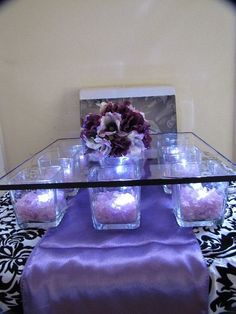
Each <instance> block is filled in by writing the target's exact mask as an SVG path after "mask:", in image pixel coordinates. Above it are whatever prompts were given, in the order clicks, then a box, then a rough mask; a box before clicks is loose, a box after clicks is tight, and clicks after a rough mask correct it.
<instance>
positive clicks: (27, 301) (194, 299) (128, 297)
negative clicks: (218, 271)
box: [21, 186, 208, 314]
mask: <svg viewBox="0 0 236 314" xmlns="http://www.w3.org/2000/svg"><path fill="white" fill-rule="evenodd" d="M171 207H172V203H171V199H170V198H169V197H168V196H167V195H165V194H164V193H163V191H162V188H161V187H158V186H150V187H142V195H141V227H140V228H139V229H137V230H123V231H114V230H113V231H96V230H94V229H93V227H92V220H91V214H90V208H89V196H88V190H87V189H84V190H80V192H79V194H78V196H77V197H76V199H75V202H74V204H73V205H72V206H71V207H70V208H69V209H68V211H67V213H66V215H65V217H64V219H63V221H62V222H61V224H60V226H59V227H57V228H54V229H51V230H49V231H48V232H47V233H46V235H45V236H44V238H43V239H42V240H41V242H40V243H39V244H38V245H37V246H36V247H35V249H34V250H33V252H32V254H31V256H30V258H29V259H28V261H27V264H26V266H25V268H24V271H23V275H22V280H21V289H22V296H23V304H24V313H25V314H32V313H37V314H41V313H42V314H54V313H55V314H60V313H61V314H64V313H70V314H73V313H76V314H77V313H82V314H86V313H89V314H100V313H101V314H104V313H109V314H121V313H122V314H133V313H135V314H154V313H162V314H168V313H170V314H173V313H178V314H186V313H188V314H200V313H202V314H203V313H207V309H208V271H207V267H206V264H205V262H204V260H203V257H202V253H201V250H200V247H199V245H198V243H197V240H196V238H195V236H194V234H193V232H192V229H191V228H180V227H179V226H178V225H177V223H176V221H175V218H174V215H173V213H172V208H171Z"/></svg>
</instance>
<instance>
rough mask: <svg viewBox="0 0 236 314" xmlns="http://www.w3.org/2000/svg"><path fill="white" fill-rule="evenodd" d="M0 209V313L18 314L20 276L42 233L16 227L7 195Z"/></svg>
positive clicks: (19, 311) (36, 230)
mask: <svg viewBox="0 0 236 314" xmlns="http://www.w3.org/2000/svg"><path fill="white" fill-rule="evenodd" d="M0 205H1V207H0V313H8V314H13V313H16V314H21V313H23V310H22V303H21V294H20V278H21V274H22V272H23V268H24V265H25V263H26V261H27V259H28V257H29V255H30V253H31V252H32V250H33V248H34V247H35V245H36V243H37V242H38V240H39V239H40V238H41V237H42V236H43V235H44V233H45V230H43V229H36V228H35V229H27V230H26V229H20V228H19V227H18V226H17V223H16V219H15V215H14V211H13V207H12V205H11V201H10V195H9V193H6V194H5V195H4V196H3V197H2V198H1V200H0Z"/></svg>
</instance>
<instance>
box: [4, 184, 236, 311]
mask: <svg viewBox="0 0 236 314" xmlns="http://www.w3.org/2000/svg"><path fill="white" fill-rule="evenodd" d="M233 185H234V186H235V191H236V183H234V184H232V186H233ZM194 232H195V234H196V237H197V239H198V242H199V245H200V247H201V250H202V253H203V257H204V259H205V261H206V263H207V266H208V270H209V277H210V286H209V313H220V314H223V313H224V314H226V313H236V193H231V194H229V196H228V202H227V211H226V217H225V220H224V223H223V225H222V226H221V227H220V226H219V227H216V228H206V227H204V228H194ZM44 233H45V231H44V230H43V229H36V228H34V229H20V228H19V227H18V226H17V224H16V220H15V215H14V211H13V207H12V205H11V201H10V195H9V193H6V194H5V195H4V196H3V197H2V198H1V199H0V313H8V314H11V313H17V314H21V313H23V309H22V303H21V294H20V278H21V275H22V272H23V268H24V265H25V263H26V260H27V258H28V257H29V255H30V253H31V252H32V250H33V248H34V247H35V245H36V244H37V242H38V241H39V240H40V238H42V237H43V235H44ZM186 314H187V313H186Z"/></svg>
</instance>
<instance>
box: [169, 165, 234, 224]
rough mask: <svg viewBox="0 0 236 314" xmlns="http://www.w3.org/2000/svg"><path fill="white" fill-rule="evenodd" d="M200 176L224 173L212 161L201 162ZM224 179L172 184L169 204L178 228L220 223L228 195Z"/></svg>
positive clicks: (219, 166) (226, 183)
mask: <svg viewBox="0 0 236 314" xmlns="http://www.w3.org/2000/svg"><path fill="white" fill-rule="evenodd" d="M199 167H200V175H201V174H204V176H205V175H207V176H212V177H213V176H217V175H222V174H223V173H224V169H223V168H222V166H221V165H220V164H219V163H218V162H216V161H214V160H206V161H204V162H202V164H201V165H199ZM228 185H229V183H228V182H202V183H188V184H177V185H174V186H173V196H172V199H173V207H174V213H175V216H176V220H177V222H178V224H179V225H180V226H182V227H200V226H208V227H211V226H216V225H219V224H222V222H223V220H224V215H225V209H226V201H227V194H228Z"/></svg>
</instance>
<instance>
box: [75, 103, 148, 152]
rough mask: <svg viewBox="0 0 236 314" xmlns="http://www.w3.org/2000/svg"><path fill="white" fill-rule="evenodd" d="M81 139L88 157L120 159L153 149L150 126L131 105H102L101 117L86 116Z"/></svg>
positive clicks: (96, 115) (91, 114)
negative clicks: (93, 155)
mask: <svg viewBox="0 0 236 314" xmlns="http://www.w3.org/2000/svg"><path fill="white" fill-rule="evenodd" d="M81 138H82V141H83V142H84V144H85V149H86V153H95V154H96V155H97V156H98V157H99V156H112V157H120V156H126V155H129V154H130V155H136V156H137V155H139V154H141V153H142V152H143V151H144V150H145V149H146V148H150V143H151V136H150V124H149V123H148V121H147V120H146V119H145V116H144V113H142V112H139V111H137V110H136V109H135V108H134V107H133V106H132V105H131V103H130V102H129V101H123V102H119V103H114V102H111V101H109V102H102V103H101V105H100V113H99V114H95V113H90V114H88V115H87V116H85V118H84V121H83V124H82V131H81Z"/></svg>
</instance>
